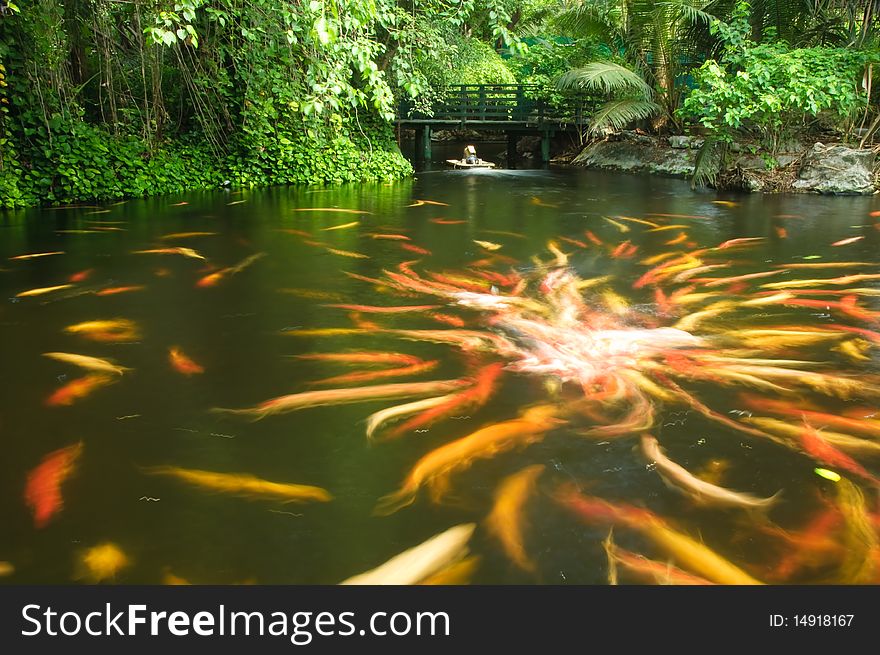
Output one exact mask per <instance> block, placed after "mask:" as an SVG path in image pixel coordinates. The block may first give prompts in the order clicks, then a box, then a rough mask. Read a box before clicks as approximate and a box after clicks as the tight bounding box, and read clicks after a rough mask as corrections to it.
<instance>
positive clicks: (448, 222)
mask: <svg viewBox="0 0 880 655" xmlns="http://www.w3.org/2000/svg"><path fill="white" fill-rule="evenodd" d="M428 220H429V221H431V222H432V223H436V224H437V225H462V224H463V223H467V221H462V220H458V219H452V218H429V219H428Z"/></svg>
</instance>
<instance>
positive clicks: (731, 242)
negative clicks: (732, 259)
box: [716, 237, 764, 250]
mask: <svg viewBox="0 0 880 655" xmlns="http://www.w3.org/2000/svg"><path fill="white" fill-rule="evenodd" d="M763 240H764V237H740V238H739V239H728V240H727V241H725V242H724V243H721V244H719V245H718V246H716V249H717V250H724V249H725V248H733V247H734V246H745V245H751V244H755V243H757V242H758V241H763Z"/></svg>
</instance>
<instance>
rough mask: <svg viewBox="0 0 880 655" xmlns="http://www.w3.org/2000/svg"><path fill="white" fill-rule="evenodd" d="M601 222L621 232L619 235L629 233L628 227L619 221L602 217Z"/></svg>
mask: <svg viewBox="0 0 880 655" xmlns="http://www.w3.org/2000/svg"><path fill="white" fill-rule="evenodd" d="M602 220H604V221H607V222H608V223H611V224H612V225H613V226H614V227H616V228H617V229H618V230H620V231H621V233H626V232H629V225H624V224H623V223H621V222H620V221H615V220H614V219H613V218H608V217H607V216H603V217H602Z"/></svg>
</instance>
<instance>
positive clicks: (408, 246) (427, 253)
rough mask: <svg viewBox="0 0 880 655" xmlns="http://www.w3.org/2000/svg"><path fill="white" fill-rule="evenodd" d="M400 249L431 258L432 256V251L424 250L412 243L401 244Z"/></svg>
mask: <svg viewBox="0 0 880 655" xmlns="http://www.w3.org/2000/svg"><path fill="white" fill-rule="evenodd" d="M400 247H401V248H403V249H404V250H408V251H409V252H414V253H416V254H417V255H425V256H430V255H431V254H432V253H431V251H430V250H427V249H426V248H422V247H421V246H417V245H414V244H412V243H401V244H400Z"/></svg>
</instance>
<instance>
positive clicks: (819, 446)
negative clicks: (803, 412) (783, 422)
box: [800, 418, 880, 486]
mask: <svg viewBox="0 0 880 655" xmlns="http://www.w3.org/2000/svg"><path fill="white" fill-rule="evenodd" d="M803 422H804V428H803V431H802V432H801V434H800V440H801V445H802V446H803V449H804V452H806V453H807V455H809V456H810V457H812V458H813V459H815V460H816V461H818V462H819V463H821V464H825V465H826V466H831V467H832V468H840V469H844V470H845V471H849V472H850V473H852V474H853V475H857V476H859V477H860V478H862V479H863V480H867V481H868V482H870V483H871V484H874V485H878V486H880V479H877V478H876V477H874V476H873V475H871V474H870V473H868V471H867V470H866V469H865V467H863V466H862V465H861V464H859V463H858V462H857V461H856V460H854V459H853V458H852V457H850V456H849V455H847V454H846V453H843V452H841V451H839V450H838V449H837V448H835V447H834V446H832V445H831V444H830V443H829V442H828V441H827V440H826V439H823V438H822V435H821V434H820V433H819V431H818V430H816V429H815V428H814V427H813V426H811V425H810V424H809V423H807V420H806V418H804V419H803Z"/></svg>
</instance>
